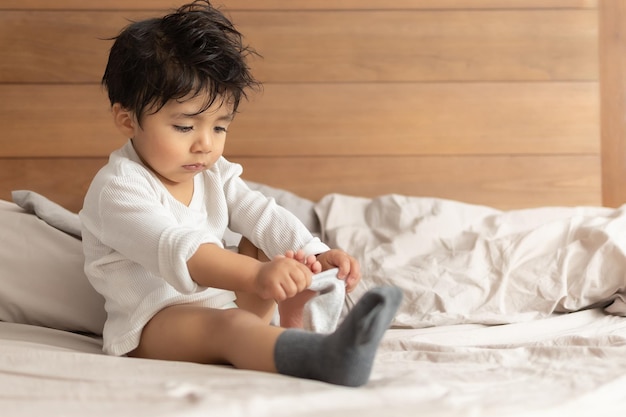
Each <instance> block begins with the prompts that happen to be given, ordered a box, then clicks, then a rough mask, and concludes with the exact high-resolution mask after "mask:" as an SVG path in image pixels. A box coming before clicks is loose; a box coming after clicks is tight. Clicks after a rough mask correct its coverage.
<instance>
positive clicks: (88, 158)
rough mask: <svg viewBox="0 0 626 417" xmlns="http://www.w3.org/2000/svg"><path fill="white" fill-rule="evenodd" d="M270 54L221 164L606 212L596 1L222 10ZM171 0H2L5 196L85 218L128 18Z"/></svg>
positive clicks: (463, 0)
mask: <svg viewBox="0 0 626 417" xmlns="http://www.w3.org/2000/svg"><path fill="white" fill-rule="evenodd" d="M221 3H223V4H224V5H225V6H226V7H227V8H228V10H229V11H230V12H229V13H230V15H231V17H232V19H233V20H234V22H235V24H236V25H237V26H238V27H239V29H240V30H241V31H242V32H243V33H244V35H245V36H246V39H247V41H248V42H249V43H250V44H251V45H253V46H254V47H255V48H256V49H257V50H258V51H259V52H260V53H261V54H262V55H263V59H258V60H255V61H253V62H252V67H253V69H254V71H255V73H256V75H257V77H258V78H259V79H260V80H261V81H263V83H264V91H263V93H262V94H259V95H254V96H253V97H252V98H251V100H250V102H249V103H244V104H243V105H242V108H241V114H239V115H238V116H237V120H236V122H235V123H234V125H233V126H232V128H231V129H230V133H229V141H228V144H227V149H226V155H227V157H229V158H230V159H232V160H234V161H238V162H241V163H243V164H244V166H245V174H244V177H245V178H248V179H251V180H254V181H259V182H264V183H267V184H270V185H273V186H276V187H281V188H286V189H289V190H291V191H293V192H296V193H298V194H300V195H302V196H305V197H308V198H311V199H318V198H320V197H321V196H323V195H324V194H327V193H329V192H341V193H347V194H354V195H363V196H374V195H379V194H385V193H390V192H395V193H402V194H410V195H425V196H438V197H445V198H453V199H459V200H463V201H468V202H474V203H480V204H487V205H492V206H496V207H500V208H514V207H530V206H538V205H598V204H601V203H602V184H601V179H602V167H601V158H600V155H601V150H600V143H601V141H600V95H599V90H600V89H599V64H598V54H599V48H598V36H599V30H598V3H597V1H590V0H546V1H544V0H533V1H530V0H391V1H390V0H343V1H326V0H297V1H295V0H291V1H290V0H272V1H263V2H259V1H253V0H223V1H222V2H221ZM178 4H180V2H176V1H169V0H134V1H126V0H114V1H107V2H100V1H99V2H96V1H91V2H89V1H82V0H57V1H54V2H50V1H47V0H3V1H2V2H0V51H2V55H3V57H2V59H1V60H0V125H1V126H3V129H2V130H3V132H2V135H0V198H2V199H10V190H12V189H18V188H19V189H24V188H28V189H34V190H36V191H39V192H41V193H43V194H45V195H47V196H48V197H50V198H51V199H53V200H55V201H57V202H59V203H61V204H62V205H64V206H65V207H68V208H70V209H72V210H78V209H79V208H80V206H81V201H82V196H83V194H84V192H85V191H86V188H87V186H88V183H89V180H90V178H91V177H92V176H93V174H94V173H95V172H96V171H97V169H98V168H99V167H100V166H101V165H102V164H104V162H105V160H106V156H107V155H108V153H109V152H110V151H111V150H113V149H115V148H117V147H119V146H120V145H121V144H122V143H123V142H124V140H125V138H123V137H120V135H119V134H118V133H117V132H116V131H115V130H114V129H113V127H112V126H111V122H110V120H109V113H108V103H107V101H106V98H105V94H104V93H103V91H102V90H101V88H100V86H99V80H100V77H101V74H102V71H103V68H104V65H105V62H106V54H107V51H108V48H109V47H110V44H111V42H110V41H107V40H102V39H105V38H107V37H111V36H114V35H115V34H116V33H117V32H118V31H119V29H120V28H121V27H122V26H123V25H125V24H126V22H127V20H126V19H127V18H130V19H136V18H141V17H147V16H153V15H158V14H160V13H161V11H162V10H163V9H166V8H168V7H172V6H175V5H178Z"/></svg>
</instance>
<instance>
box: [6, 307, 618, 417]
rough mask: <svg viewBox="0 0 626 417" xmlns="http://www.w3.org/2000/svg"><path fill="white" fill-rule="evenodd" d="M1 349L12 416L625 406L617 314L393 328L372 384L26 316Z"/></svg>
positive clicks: (443, 412)
mask: <svg viewBox="0 0 626 417" xmlns="http://www.w3.org/2000/svg"><path fill="white" fill-rule="evenodd" d="M0 352H2V355H0V389H1V392H2V394H0V409H1V410H2V415H3V416H11V417H23V416H42V417H43V416H61V415H62V416H69V417H74V416H76V417H79V416H80V417H84V416H92V417H100V416H102V417H104V416H118V417H124V416H128V417H131V416H132V417H144V416H145V417H158V416H168V417H169V416H207V415H215V416H223V417H230V416H242V417H243V416H272V417H280V416H285V417H294V416H296V417H299V416H306V417H314V416H322V415H323V416H328V417H349V416H354V417H380V416H426V417H428V416H489V417H504V416H533V417H534V416H551V417H562V416H564V415H567V416H577V415H600V414H599V413H603V412H617V411H621V412H623V409H624V404H626V376H625V375H624V371H625V370H626V320H625V319H623V318H621V317H617V316H611V315H607V314H605V313H604V312H603V311H601V310H600V309H594V310H587V311H582V312H577V313H572V314H566V315H556V316H552V317H549V318H546V319H541V320H536V321H532V322H527V323H519V324H511V325H503V326H483V325H469V324H466V325H455V326H442V327H432V328H424V329H391V330H389V331H388V332H387V334H386V335H385V338H384V340H383V342H382V344H381V347H380V349H379V351H378V355H377V357H376V362H375V364H374V369H373V372H372V377H371V380H370V382H369V383H368V384H367V385H366V386H364V387H361V388H356V389H355V388H345V387H338V386H333V385H329V384H324V383H321V382H317V381H309V380H298V379H294V378H290V377H284V376H280V375H274V374H267V373H262V372H253V371H243V370H236V369H233V368H231V367H227V366H211V365H200V364H192V363H181V362H166V361H157V360H144V359H136V358H125V357H122V358H119V357H111V356H105V355H103V354H101V353H100V342H99V340H98V339H93V338H90V337H86V336H81V335H77V334H73V333H68V332H63V331H59V330H51V329H46V328H42V327H35V326H29V325H24V324H12V323H0ZM615 415H617V414H615Z"/></svg>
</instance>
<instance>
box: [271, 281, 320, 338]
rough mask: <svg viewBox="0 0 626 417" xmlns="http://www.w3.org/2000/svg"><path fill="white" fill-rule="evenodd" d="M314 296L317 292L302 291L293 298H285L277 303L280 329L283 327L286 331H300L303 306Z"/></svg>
mask: <svg viewBox="0 0 626 417" xmlns="http://www.w3.org/2000/svg"><path fill="white" fill-rule="evenodd" d="M316 295H317V292H315V291H311V290H304V291H302V292H301V293H299V294H297V295H295V296H294V297H291V298H287V299H286V300H285V301H281V302H280V303H278V314H279V315H280V327H284V328H287V329H290V328H296V329H301V328H302V327H303V324H304V323H303V314H304V305H305V304H306V303H307V302H308V301H309V300H310V299H312V298H313V297H315V296H316Z"/></svg>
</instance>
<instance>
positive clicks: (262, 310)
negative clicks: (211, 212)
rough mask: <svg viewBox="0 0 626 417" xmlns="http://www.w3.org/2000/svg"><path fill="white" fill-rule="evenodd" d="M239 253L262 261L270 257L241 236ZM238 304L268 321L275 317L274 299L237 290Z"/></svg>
mask: <svg viewBox="0 0 626 417" xmlns="http://www.w3.org/2000/svg"><path fill="white" fill-rule="evenodd" d="M239 253H240V254H242V255H246V256H249V257H251V258H254V259H258V260H259V261H261V262H267V261H269V258H268V257H267V256H266V255H265V254H264V253H263V251H261V250H259V249H258V248H257V247H256V246H254V245H253V244H252V242H250V241H249V240H248V239H246V238H245V237H242V238H241V242H240V243H239ZM235 294H236V296H237V300H236V301H235V302H236V303H237V306H238V307H239V308H242V309H244V310H247V311H249V312H251V313H254V314H256V315H257V316H259V317H260V318H262V319H263V321H265V322H266V323H269V322H270V321H271V320H272V318H273V317H274V310H276V302H275V301H274V300H264V299H262V298H261V297H259V296H257V295H256V294H252V293H248V292H242V291H236V292H235Z"/></svg>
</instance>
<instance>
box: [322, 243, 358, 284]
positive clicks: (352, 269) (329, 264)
mask: <svg viewBox="0 0 626 417" xmlns="http://www.w3.org/2000/svg"><path fill="white" fill-rule="evenodd" d="M317 261H318V262H319V263H320V264H321V266H322V270H323V271H326V270H327V269H331V268H339V272H338V273H337V277H338V278H339V279H343V280H345V281H346V292H350V291H352V290H353V289H354V288H355V287H356V286H357V284H358V283H359V281H360V280H361V267H360V266H359V261H357V260H356V259H355V258H353V257H352V256H350V255H348V254H347V253H345V252H344V251H342V250H341V249H331V250H329V251H328V252H324V253H320V254H319V255H317Z"/></svg>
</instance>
